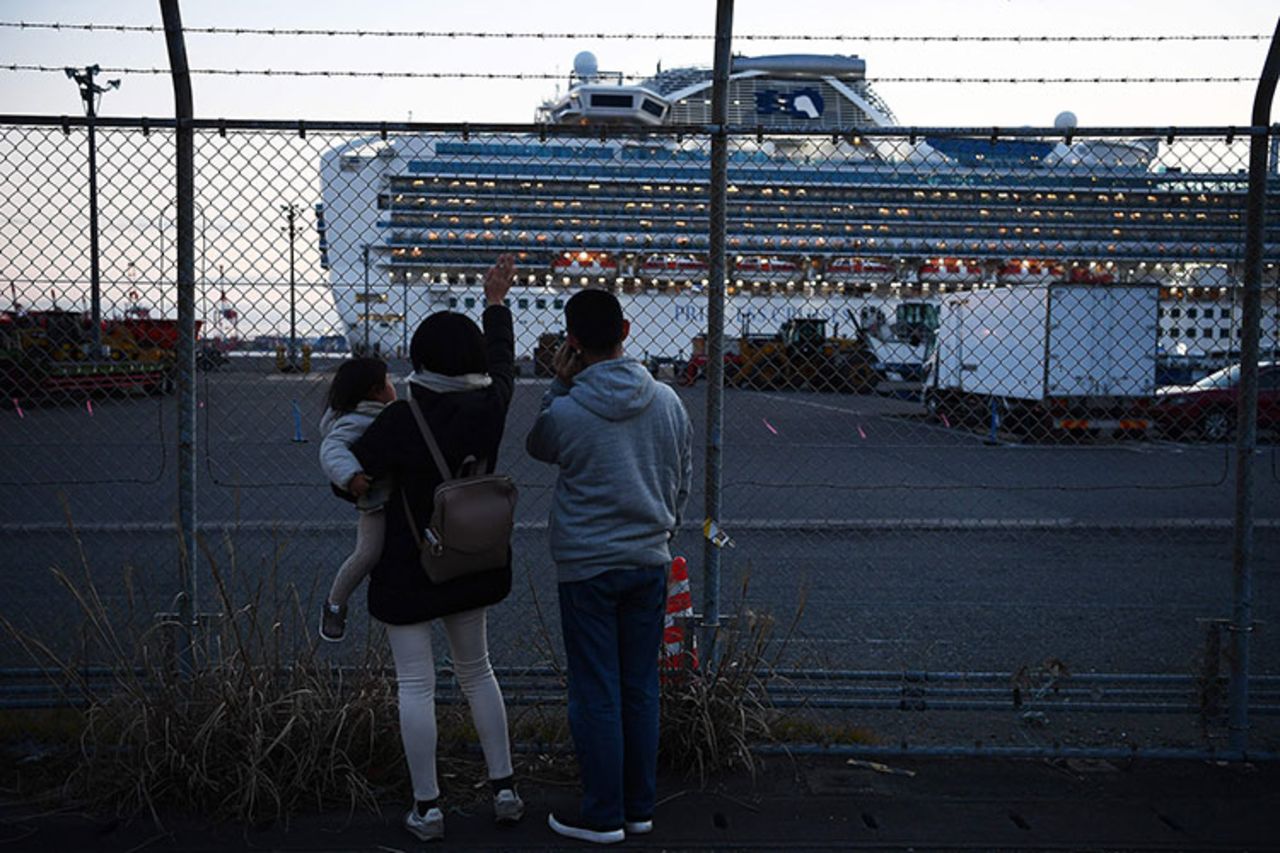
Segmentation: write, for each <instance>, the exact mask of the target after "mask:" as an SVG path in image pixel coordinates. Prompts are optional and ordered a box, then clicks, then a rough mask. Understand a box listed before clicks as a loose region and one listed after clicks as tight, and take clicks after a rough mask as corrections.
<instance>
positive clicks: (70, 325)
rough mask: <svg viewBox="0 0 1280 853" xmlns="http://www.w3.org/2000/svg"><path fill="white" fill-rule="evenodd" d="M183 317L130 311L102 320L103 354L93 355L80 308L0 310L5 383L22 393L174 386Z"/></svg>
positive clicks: (0, 376) (0, 371) (0, 367)
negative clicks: (167, 317) (156, 316)
mask: <svg viewBox="0 0 1280 853" xmlns="http://www.w3.org/2000/svg"><path fill="white" fill-rule="evenodd" d="M177 342H178V323H177V321H176V320H157V319H151V318H146V317H125V318H123V319H115V320H107V321H105V322H104V323H103V324H102V334H101V343H102V357H101V358H94V357H93V355H94V354H93V352H92V349H93V345H94V341H93V325H92V322H91V321H90V320H89V319H88V317H87V316H86V315H85V314H84V313H82V312H78V311H58V310H51V311H29V312H28V311H8V312H4V313H3V314H2V315H0V386H2V387H3V390H4V393H6V394H8V395H11V396H23V397H57V396H59V395H61V396H64V397H65V396H68V395H73V394H77V393H92V392H97V391H120V392H126V391H132V390H141V391H146V392H150V393H167V392H168V391H170V390H172V388H173V385H174V381H173V373H174V363H175V359H176V355H177V352H176V351H177Z"/></svg>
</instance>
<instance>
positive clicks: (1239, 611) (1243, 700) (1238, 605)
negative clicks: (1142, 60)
mask: <svg viewBox="0 0 1280 853" xmlns="http://www.w3.org/2000/svg"><path fill="white" fill-rule="evenodd" d="M1277 78H1280V21H1277V23H1276V30H1275V33H1274V34H1273V35H1272V37H1271V47H1270V48H1269V49H1268V50H1267V60H1266V62H1265V63H1264V65H1263V67H1262V76H1261V78H1260V79H1259V80H1258V89H1257V92H1256V93H1255V94H1254V99H1253V116H1252V123H1253V125H1254V126H1255V127H1266V126H1267V125H1269V124H1270V123H1271V100H1272V99H1273V98H1274V97H1275V93H1276V80H1277ZM1269 139H1270V137H1269V135H1268V134H1267V133H1266V132H1264V133H1261V134H1254V135H1252V136H1251V137H1250V138H1249V197H1248V199H1247V201H1246V203H1245V239H1244V293H1243V296H1244V312H1243V317H1242V323H1243V325H1244V328H1243V329H1242V330H1241V335H1240V383H1239V386H1238V387H1239V400H1238V406H1239V409H1238V413H1237V417H1236V423H1237V425H1238V428H1237V435H1236V505H1235V528H1234V533H1233V536H1232V549H1231V576H1232V608H1231V624H1230V625H1229V626H1228V628H1229V630H1230V631H1231V656H1230V658H1231V660H1230V663H1231V686H1230V689H1229V693H1228V695H1229V710H1228V714H1227V716H1228V729H1229V731H1230V742H1231V747H1232V749H1236V750H1239V751H1240V752H1242V753H1243V752H1244V751H1245V750H1247V749H1248V746H1249V634H1250V633H1252V632H1253V516H1254V505H1253V499H1254V494H1253V493H1254V479H1255V467H1256V462H1255V460H1254V451H1255V450H1256V449H1257V444H1258V338H1259V336H1260V334H1261V331H1262V329H1261V326H1262V249H1263V246H1262V244H1263V237H1264V235H1263V227H1264V225H1265V222H1264V216H1265V206H1266V191H1267V143H1268V141H1269Z"/></svg>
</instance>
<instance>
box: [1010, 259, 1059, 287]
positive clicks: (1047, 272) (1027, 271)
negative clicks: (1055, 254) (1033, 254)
mask: <svg viewBox="0 0 1280 853" xmlns="http://www.w3.org/2000/svg"><path fill="white" fill-rule="evenodd" d="M1062 278H1063V269H1062V265H1061V264H1056V263H1053V262H1051V261H1009V262H1008V263H1006V264H1004V265H1002V266H1001V267H1000V272H999V273H997V274H996V280H997V281H999V282H1000V283H1001V284H1049V283H1050V282H1054V281H1062Z"/></svg>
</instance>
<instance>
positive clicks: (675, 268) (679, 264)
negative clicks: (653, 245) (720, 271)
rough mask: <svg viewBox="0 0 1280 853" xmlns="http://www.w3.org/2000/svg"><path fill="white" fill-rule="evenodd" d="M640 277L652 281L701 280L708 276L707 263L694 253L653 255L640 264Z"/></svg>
mask: <svg viewBox="0 0 1280 853" xmlns="http://www.w3.org/2000/svg"><path fill="white" fill-rule="evenodd" d="M640 277H641V278H643V279H648V280H650V281H675V282H686V281H697V282H701V281H703V280H705V279H706V277H707V264H706V261H703V260H700V259H698V258H695V257H693V256H692V255H653V256H652V257H650V258H648V259H647V260H646V261H645V262H644V263H643V264H642V265H641V266H640Z"/></svg>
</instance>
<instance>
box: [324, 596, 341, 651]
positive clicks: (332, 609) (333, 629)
mask: <svg viewBox="0 0 1280 853" xmlns="http://www.w3.org/2000/svg"><path fill="white" fill-rule="evenodd" d="M346 633H347V605H345V604H331V603H330V602H329V601H328V600H326V601H325V602H324V604H322V605H320V639H322V640H325V641H326V642H330V643H336V642H338V641H339V640H341V639H342V638H343V637H344V636H346Z"/></svg>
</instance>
